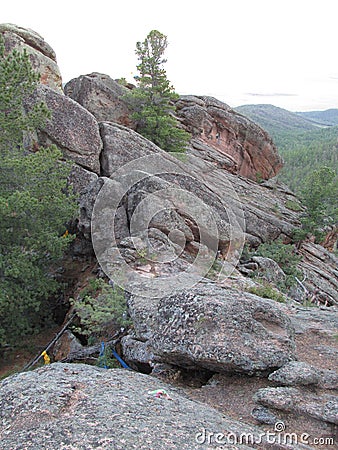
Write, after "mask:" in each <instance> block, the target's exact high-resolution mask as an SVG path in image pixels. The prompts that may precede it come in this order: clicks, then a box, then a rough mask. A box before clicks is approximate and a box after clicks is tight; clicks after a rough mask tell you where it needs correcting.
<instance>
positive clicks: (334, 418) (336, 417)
mask: <svg viewBox="0 0 338 450" xmlns="http://www.w3.org/2000/svg"><path fill="white" fill-rule="evenodd" d="M255 400H256V402H257V403H259V404H261V405H263V406H266V407H269V408H273V409H276V410H280V411H285V412H293V413H296V414H302V415H305V416H310V417H311V418H314V419H317V420H321V421H324V422H329V423H333V424H336V425H338V397H337V396H335V395H329V394H323V395H315V394H312V393H310V392H307V393H305V392H304V391H303V390H299V389H297V388H294V387H277V388H265V389H260V390H259V391H258V392H256V394H255Z"/></svg>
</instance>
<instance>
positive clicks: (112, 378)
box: [0, 363, 296, 450]
mask: <svg viewBox="0 0 338 450" xmlns="http://www.w3.org/2000/svg"><path fill="white" fill-rule="evenodd" d="M157 389H165V390H166V392H167V393H168V395H169V396H170V399H169V398H165V397H162V398H156V397H155V396H154V395H153V394H150V393H149V392H151V391H153V390H157ZM0 417H1V427H0V438H1V449H2V450H13V449H35V450H41V449H48V450H61V449H67V450H68V449H69V450H70V449H72V450H75V449H76V450H90V449H120V450H126V449H133V448H134V449H147V450H152V449H153V450H155V449H156V450H161V449H166V450H167V449H177V450H182V449H186V450H192V449H200V448H208V449H213V448H220V445H219V444H220V441H219V442H218V444H217V442H216V443H215V442H214V441H213V440H212V438H210V443H208V442H207V439H205V443H203V442H202V441H203V440H204V439H203V433H204V431H203V430H207V431H209V432H214V433H216V432H217V433H222V434H223V435H224V436H225V435H226V434H229V433H230V434H231V436H232V439H234V436H236V435H239V434H240V433H249V434H252V435H253V436H258V434H257V433H258V431H259V429H258V428H256V427H253V426H250V425H245V424H243V423H241V422H238V421H235V420H232V419H229V418H228V417H226V416H224V415H222V414H221V413H219V412H217V411H216V410H214V409H213V408H210V407H208V406H206V405H203V404H201V403H199V402H195V401H191V400H188V399H187V398H186V397H185V396H182V395H181V394H180V393H179V392H178V391H177V389H175V388H173V387H170V386H167V385H166V384H164V383H162V382H160V381H159V380H158V379H156V378H154V377H150V376H147V375H143V374H140V373H136V372H132V371H127V370H123V369H113V370H105V369H99V368H97V367H93V366H87V365H84V364H60V363H56V364H52V365H50V366H47V367H43V368H40V369H37V370H35V371H32V372H26V373H21V374H17V375H14V376H12V377H9V378H7V379H5V380H4V381H2V383H1V384H0ZM197 433H202V434H197ZM230 434H229V436H230ZM196 436H197V441H196ZM219 439H221V438H219ZM224 439H225V438H223V443H224V442H225V441H224ZM232 444H233V441H232V443H230V444H229V445H225V446H224V447H223V448H230V449H236V448H244V449H245V448H247V449H248V448H252V447H251V446H246V445H232ZM254 448H272V447H271V446H269V445H265V444H264V443H260V444H259V445H258V447H257V446H255V447H254ZM273 448H283V447H280V446H277V447H273ZM284 448H287V447H284ZM289 448H290V447H289ZM294 448H296V447H294Z"/></svg>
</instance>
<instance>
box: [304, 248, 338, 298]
mask: <svg viewBox="0 0 338 450" xmlns="http://www.w3.org/2000/svg"><path fill="white" fill-rule="evenodd" d="M299 253H300V255H301V256H302V261H301V262H300V263H299V268H300V269H301V271H302V272H303V280H302V282H303V283H302V284H303V290H304V291H305V292H304V294H305V297H306V299H307V300H308V301H309V302H311V303H313V304H314V305H317V306H318V305H325V306H331V305H338V294H337V293H338V269H337V267H338V258H337V256H335V254H334V253H330V252H329V251H328V250H326V249H325V248H324V247H322V246H321V245H318V244H314V243H312V242H303V243H302V244H301V246H300V249H299Z"/></svg>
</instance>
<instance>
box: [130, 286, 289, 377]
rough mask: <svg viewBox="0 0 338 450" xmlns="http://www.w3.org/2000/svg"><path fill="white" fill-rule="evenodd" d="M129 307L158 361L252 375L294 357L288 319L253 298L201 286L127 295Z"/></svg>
mask: <svg viewBox="0 0 338 450" xmlns="http://www.w3.org/2000/svg"><path fill="white" fill-rule="evenodd" d="M128 306H129V312H130V315H131V318H132V320H133V324H134V333H135V336H134V337H135V339H138V340H140V341H143V342H147V343H148V351H149V350H150V351H151V352H152V353H153V355H154V361H157V362H163V363H169V364H174V365H177V366H181V367H184V368H187V369H196V368H203V369H207V370H210V371H214V372H238V373H245V374H250V375H252V374H256V373H264V372H269V371H270V372H271V371H272V370H274V369H275V368H277V367H281V366H283V365H284V364H285V363H286V362H288V361H290V360H293V359H294V358H295V356H294V340H293V327H292V326H291V323H290V320H289V318H288V317H287V315H286V314H284V313H283V312H282V311H281V310H280V308H279V307H278V306H277V304H275V303H273V302H272V301H269V300H265V299H261V298H259V297H257V296H255V295H252V294H248V293H245V292H240V291H236V290H234V289H228V288H222V287H220V286H218V285H216V284H214V283H201V284H198V285H196V286H194V287H192V288H190V289H187V290H183V291H180V292H177V293H174V294H172V295H169V296H165V297H163V298H161V299H156V298H149V297H142V296H139V295H131V296H130V298H129V301H128ZM142 362H144V361H142Z"/></svg>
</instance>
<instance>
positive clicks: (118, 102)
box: [65, 73, 283, 181]
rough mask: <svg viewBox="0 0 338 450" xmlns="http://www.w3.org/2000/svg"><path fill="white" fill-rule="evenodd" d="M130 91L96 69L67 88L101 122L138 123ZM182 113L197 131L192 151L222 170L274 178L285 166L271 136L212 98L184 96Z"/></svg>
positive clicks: (182, 118)
mask: <svg viewBox="0 0 338 450" xmlns="http://www.w3.org/2000/svg"><path fill="white" fill-rule="evenodd" d="M126 92H128V90H127V89H126V88H125V87H124V86H121V85H119V84H118V83H117V82H115V81H114V80H112V79H111V78H110V77H109V76H108V75H103V74H99V73H92V74H89V75H83V76H80V77H78V78H75V79H73V80H71V81H70V82H69V83H67V85H66V86H65V93H66V94H67V95H69V96H70V97H71V98H73V99H74V100H76V101H77V102H79V103H80V104H81V105H82V106H84V107H85V108H87V109H88V110H89V111H90V112H91V113H92V114H93V115H94V116H95V117H96V119H97V120H98V121H100V122H105V121H107V122H117V123H119V124H121V125H125V126H128V127H129V128H133V127H134V124H133V123H132V120H131V119H130V112H129V108H128V106H127V104H126V101H125V100H124V99H123V95H124V94H125V93H126ZM176 109H177V117H178V120H179V121H180V122H181V125H182V126H183V127H185V128H186V129H187V131H188V132H190V133H191V135H192V140H191V146H190V149H189V150H188V151H189V152H190V153H191V154H193V155H195V156H198V157H201V158H203V159H205V160H206V161H209V162H212V163H213V164H216V165H217V167H219V168H220V169H225V170H226V171H228V172H230V173H233V174H235V175H241V176H243V177H246V178H249V179H252V180H254V181H257V180H267V179H269V178H271V177H274V176H275V175H276V174H277V173H278V172H279V170H280V168H281V167H282V165H283V162H282V159H281V157H280V156H279V155H278V152H277V149H276V147H275V145H274V144H273V142H272V140H271V138H270V137H269V135H268V134H267V133H266V132H265V131H264V130H263V129H262V128H260V127H259V126H258V125H256V124H255V123H254V122H252V121H251V120H250V119H247V118H246V117H244V116H242V115H241V114H239V113H237V112H236V111H234V110H233V109H231V108H230V107H229V106H228V105H226V104H225V103H222V102H220V101H219V100H216V99H215V98H212V97H203V96H201V97H197V96H182V97H180V99H179V100H178V101H177V102H176Z"/></svg>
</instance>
